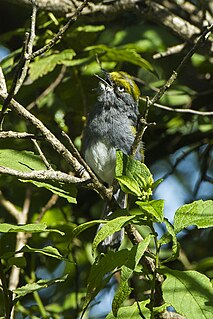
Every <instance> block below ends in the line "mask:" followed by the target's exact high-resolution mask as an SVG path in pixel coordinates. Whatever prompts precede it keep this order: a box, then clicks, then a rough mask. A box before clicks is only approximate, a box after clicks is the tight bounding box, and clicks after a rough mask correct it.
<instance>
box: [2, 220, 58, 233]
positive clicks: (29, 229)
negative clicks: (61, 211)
mask: <svg viewBox="0 0 213 319" xmlns="http://www.w3.org/2000/svg"><path fill="white" fill-rule="evenodd" d="M0 232H1V233H18V232H25V233H31V234H33V233H42V232H55V233H59V234H60V235H64V233H63V232H61V231H60V230H58V229H48V228H47V225H46V224H25V225H12V224H7V223H2V224H0Z"/></svg>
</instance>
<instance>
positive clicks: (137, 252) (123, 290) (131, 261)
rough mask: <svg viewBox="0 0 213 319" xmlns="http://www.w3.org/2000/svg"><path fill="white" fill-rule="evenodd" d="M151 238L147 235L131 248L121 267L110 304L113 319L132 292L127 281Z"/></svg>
mask: <svg viewBox="0 0 213 319" xmlns="http://www.w3.org/2000/svg"><path fill="white" fill-rule="evenodd" d="M152 237H153V236H152V235H148V236H147V237H146V238H145V239H144V240H143V241H141V242H140V243H138V244H137V245H134V246H133V248H132V249H131V250H130V251H129V255H128V258H127V261H126V262H125V265H123V266H122V267H121V278H120V285H119V289H118V291H117V292H116V294H115V297H114V299H113V302H112V312H113V314H114V316H115V317H116V316H117V314H118V310H119V308H120V306H121V305H122V303H123V302H124V301H125V299H126V298H127V297H128V296H129V294H130V293H131V291H132V288H130V287H129V284H128V280H129V279H130V277H131V276H132V274H133V272H134V270H135V269H136V268H137V265H138V263H139V262H140V259H141V257H142V256H143V254H144V252H145V250H146V249H147V247H148V245H149V243H150V241H151V238H152Z"/></svg>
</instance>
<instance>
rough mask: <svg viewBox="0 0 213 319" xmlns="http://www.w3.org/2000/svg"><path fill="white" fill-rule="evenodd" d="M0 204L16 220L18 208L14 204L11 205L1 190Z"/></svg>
mask: <svg viewBox="0 0 213 319" xmlns="http://www.w3.org/2000/svg"><path fill="white" fill-rule="evenodd" d="M0 205H2V206H3V207H4V208H5V209H6V210H7V212H8V213H9V214H10V215H11V216H13V217H14V218H15V219H16V221H17V220H18V217H19V214H20V212H19V210H18V209H17V208H16V207H15V205H13V204H12V203H11V202H10V201H9V200H7V199H6V198H5V197H4V195H3V194H2V191H0Z"/></svg>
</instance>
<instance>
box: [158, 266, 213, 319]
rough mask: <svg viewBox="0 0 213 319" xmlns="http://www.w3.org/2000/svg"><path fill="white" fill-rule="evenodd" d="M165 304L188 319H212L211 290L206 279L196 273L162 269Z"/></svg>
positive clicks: (212, 300) (212, 296)
mask: <svg viewBox="0 0 213 319" xmlns="http://www.w3.org/2000/svg"><path fill="white" fill-rule="evenodd" d="M162 273H163V274H164V275H166V280H165V281H164V282H163V285H162V291H163V297H164V300H165V302H167V303H169V304H170V305H171V306H172V307H174V308H175V310H176V311H177V312H178V313H180V314H181V315H183V316H186V317H187V318H188V319H211V318H212V317H213V288H212V284H211V282H210V280H209V278H208V277H206V276H205V275H203V274H201V273H199V272H197V271H191V270H190V271H179V270H171V269H163V270H162Z"/></svg>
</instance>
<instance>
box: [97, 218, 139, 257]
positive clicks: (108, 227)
mask: <svg viewBox="0 0 213 319" xmlns="http://www.w3.org/2000/svg"><path fill="white" fill-rule="evenodd" d="M133 218H135V216H121V217H117V218H114V219H112V220H109V221H108V222H107V223H106V224H105V225H103V227H101V229H100V230H99V232H98V233H97V234H96V236H95V238H94V241H93V244H92V253H93V254H94V252H95V250H96V248H97V247H98V245H99V244H100V243H101V242H102V241H103V240H104V239H105V238H107V237H108V236H110V235H112V234H114V233H115V232H116V231H119V230H121V228H123V227H124V225H125V224H127V223H128V222H129V221H130V220H132V219H133Z"/></svg>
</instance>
